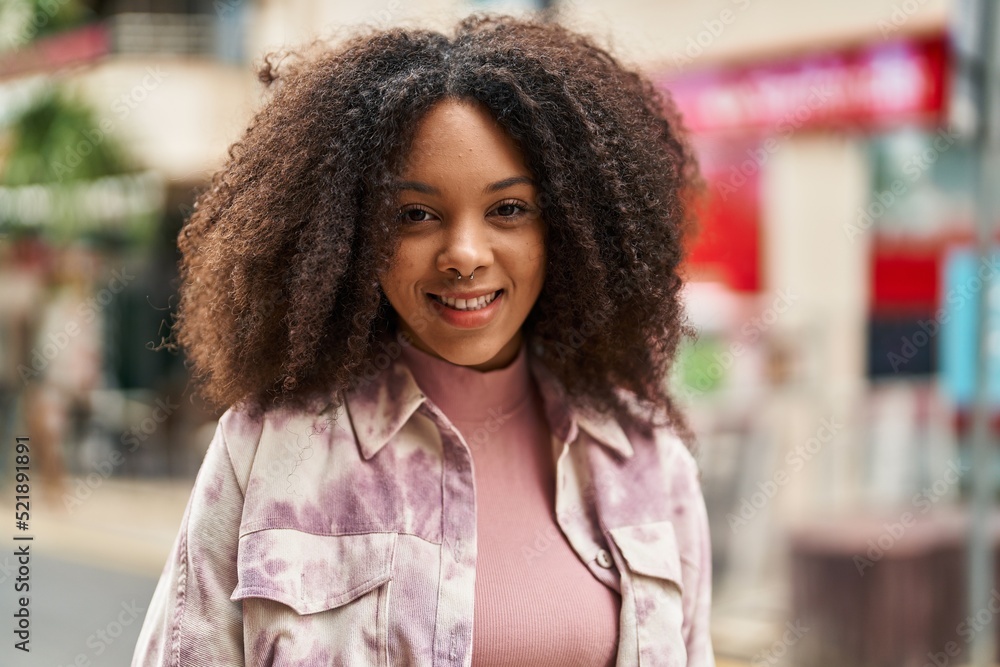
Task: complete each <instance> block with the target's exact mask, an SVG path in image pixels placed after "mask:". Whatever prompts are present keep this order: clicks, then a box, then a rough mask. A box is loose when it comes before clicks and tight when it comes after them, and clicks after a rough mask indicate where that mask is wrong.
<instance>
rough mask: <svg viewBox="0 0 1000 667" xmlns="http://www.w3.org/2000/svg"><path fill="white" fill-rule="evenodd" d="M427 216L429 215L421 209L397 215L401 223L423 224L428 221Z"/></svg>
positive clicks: (412, 209)
mask: <svg viewBox="0 0 1000 667" xmlns="http://www.w3.org/2000/svg"><path fill="white" fill-rule="evenodd" d="M424 216H427V217H424ZM429 216H430V213H428V212H427V211H425V210H424V209H422V208H410V209H407V210H405V211H403V212H402V213H400V214H399V217H400V218H401V219H402V220H403V222H425V221H427V220H428V219H429Z"/></svg>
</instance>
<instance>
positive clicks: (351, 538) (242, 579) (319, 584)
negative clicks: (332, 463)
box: [230, 528, 397, 614]
mask: <svg viewBox="0 0 1000 667" xmlns="http://www.w3.org/2000/svg"><path fill="white" fill-rule="evenodd" d="M396 537H397V534H396V533H358V534H353V535H314V534H312V533H306V532H303V531H301V530H293V529H288V528H268V529H265V530H258V531H256V532H253V533H248V534H246V535H244V536H242V537H241V538H240V543H239V555H238V556H237V560H236V569H237V573H238V579H239V582H238V583H237V585H236V590H234V591H233V594H232V596H231V597H230V599H231V600H242V599H243V598H252V597H262V598H268V599H271V600H276V601H278V602H281V603H282V604H286V605H288V606H289V607H291V608H292V609H294V610H295V611H297V612H298V613H300V614H312V613H315V612H317V611H323V610H325V609H332V608H334V607H339V606H340V605H343V604H346V603H348V602H350V601H351V600H354V599H355V598H358V597H360V596H361V595H364V594H365V593H367V592H368V591H370V590H372V589H373V588H377V587H378V586H381V585H382V584H384V583H385V582H386V581H388V580H389V579H391V578H392V562H393V556H394V554H395V550H396Z"/></svg>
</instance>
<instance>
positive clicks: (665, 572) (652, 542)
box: [608, 521, 684, 592]
mask: <svg viewBox="0 0 1000 667" xmlns="http://www.w3.org/2000/svg"><path fill="white" fill-rule="evenodd" d="M608 532H610V533H611V537H612V539H614V542H615V544H616V545H617V546H618V549H619V551H621V553H622V556H623V557H624V558H625V562H626V563H628V566H629V568H630V569H631V570H632V571H634V572H637V573H639V574H643V575H645V576H647V577H657V578H659V579H669V580H670V581H672V582H674V583H675V584H677V587H678V588H680V589H681V592H683V590H684V586H683V582H682V578H681V577H682V575H681V555H680V550H679V549H678V548H677V538H676V536H675V535H674V525H673V524H672V523H670V522H669V521H656V522H653V523H643V524H639V525H636V526H621V527H619V528H610V529H609V530H608Z"/></svg>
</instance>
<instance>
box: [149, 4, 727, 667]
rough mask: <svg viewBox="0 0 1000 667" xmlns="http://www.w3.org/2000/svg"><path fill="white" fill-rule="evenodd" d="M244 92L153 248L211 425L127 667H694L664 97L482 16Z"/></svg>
mask: <svg viewBox="0 0 1000 667" xmlns="http://www.w3.org/2000/svg"><path fill="white" fill-rule="evenodd" d="M261 77H262V80H264V81H266V82H268V83H273V84H276V85H275V86H274V89H275V93H274V95H273V97H272V98H271V99H270V100H269V102H268V103H267V104H266V106H265V107H264V108H263V110H262V111H261V112H260V113H259V114H258V115H257V116H256V117H255V118H254V120H253V122H252V123H251V125H250V127H249V129H248V130H247V132H246V135H245V136H244V137H243V139H242V140H241V141H240V142H238V143H237V144H236V145H234V146H233V148H232V150H231V151H230V160H229V161H228V163H227V164H226V165H225V167H224V168H223V169H222V170H221V171H220V172H219V173H218V174H216V176H215V177H214V179H213V181H212V184H211V186H210V188H209V189H208V190H207V191H206V192H204V193H203V194H202V195H201V196H200V197H199V199H198V202H197V205H196V208H195V212H194V214H193V215H192V216H191V218H190V220H189V221H188V222H187V224H186V225H185V227H184V228H183V230H182V232H181V234H180V238H179V242H180V249H181V252H182V254H183V258H182V261H181V276H182V291H181V302H180V308H179V314H178V320H177V322H176V326H175V333H176V339H177V343H178V344H179V345H180V346H182V347H183V348H184V349H185V350H186V352H187V354H188V355H189V357H190V359H191V361H192V363H193V366H194V368H195V370H196V371H197V373H198V377H199V378H200V379H201V381H202V387H203V392H204V394H205V395H206V396H207V397H208V398H209V399H211V400H212V401H214V402H215V403H216V404H217V405H219V406H220V407H225V406H230V407H229V409H228V410H226V412H225V414H224V415H223V416H222V418H221V420H220V422H219V426H218V429H217V431H216V435H215V438H214V439H213V440H212V442H211V444H210V445H209V448H208V452H207V454H206V456H205V460H204V463H203V465H202V468H201V471H200V472H199V475H198V478H197V481H196V483H195V488H194V491H193V493H192V496H191V500H190V503H189V505H188V508H187V511H186V513H185V516H184V520H183V525H182V527H181V529H180V532H179V534H178V537H177V541H176V543H175V545H174V550H173V554H172V555H171V557H170V560H169V561H168V563H167V564H166V567H165V568H164V571H163V574H162V577H161V579H160V582H159V585H158V587H157V589H156V592H155V594H154V596H153V599H152V601H151V603H150V605H149V610H148V612H147V616H146V620H145V624H144V626H143V629H142V633H141V636H140V639H139V643H138V646H137V648H136V653H135V658H134V662H133V664H134V665H137V666H138V665H172V666H176V667H193V666H195V665H205V666H208V665H255V666H264V665H317V666H318V665H366V666H371V665H415V666H421V665H427V666H430V665H437V666H444V665H456V666H458V665H464V666H469V665H475V666H477V667H485V666H487V665H507V666H510V665H546V666H548V667H557V666H559V665H573V666H574V667H580V666H591V665H593V666H595V667H596V666H598V665H599V666H602V667H606V666H611V665H615V666H617V667H624V666H626V665H628V666H638V665H643V666H652V665H712V664H714V660H713V656H712V648H711V642H710V638H709V623H708V621H709V606H710V598H711V550H710V544H709V532H708V523H707V519H706V512H705V505H704V500H703V498H702V495H701V491H700V487H699V474H698V468H697V464H696V462H695V460H694V458H693V457H692V455H691V453H690V452H689V450H688V448H687V446H686V443H690V442H691V438H690V434H689V431H688V429H687V428H686V426H685V422H684V419H683V416H682V415H681V413H680V412H679V410H678V407H677V405H676V404H675V403H674V401H673V400H671V396H670V394H669V393H668V391H667V384H666V377H667V374H668V371H669V369H670V365H671V362H672V361H673V358H674V354H675V350H676V348H677V345H678V342H679V341H680V340H681V339H682V337H683V336H684V335H687V334H688V333H689V332H688V331H687V329H686V327H685V326H684V324H683V321H684V320H683V318H684V315H683V312H682V306H681V301H680V297H679V290H680V288H681V284H682V282H681V277H680V276H679V274H678V267H679V264H680V262H681V259H682V237H683V235H684V232H685V229H686V227H687V223H688V221H689V219H690V217H691V216H690V214H689V207H688V204H687V202H688V197H687V195H688V193H689V190H690V189H691V186H692V184H693V183H694V182H695V180H696V178H697V175H696V169H695V165H694V161H693V159H692V157H691V154H690V152H689V150H688V148H687V146H686V144H685V142H684V140H683V138H682V135H681V132H680V126H679V124H678V120H677V116H676V113H675V112H674V111H673V108H672V106H671V104H670V103H669V101H668V100H667V99H665V98H664V97H663V96H662V95H661V93H659V92H658V91H656V90H655V89H654V88H653V86H652V85H651V84H650V83H649V81H648V80H647V79H645V78H643V77H642V76H641V75H639V74H637V73H636V72H633V71H631V70H629V69H627V68H624V67H623V66H622V65H620V64H619V63H618V61H616V60H615V59H614V58H613V57H612V56H611V55H609V54H608V53H607V52H606V51H605V50H603V49H602V48H600V47H599V46H597V45H595V44H594V43H593V42H592V41H591V40H590V39H589V38H587V37H584V36H581V35H578V34H575V33H573V32H571V31H568V30H567V29H565V28H563V27H560V26H558V25H552V24H543V23H536V22H533V21H531V20H528V19H513V18H509V17H490V16H484V15H477V16H473V17H471V18H468V19H465V20H464V21H462V22H461V23H460V24H459V25H458V26H457V29H456V31H455V33H454V35H452V36H446V35H443V34H439V33H437V32H433V31H426V30H418V29H398V28H397V29H389V30H379V31H372V32H368V33H366V34H363V35H359V36H356V37H355V38H352V39H351V40H350V41H348V42H347V43H345V44H343V45H341V46H339V47H337V48H330V47H326V48H320V47H316V48H315V50H306V51H304V52H302V53H300V54H299V57H297V58H295V59H293V60H292V61H291V62H285V63H284V68H283V69H276V68H275V67H274V66H272V65H271V64H270V62H269V60H265V65H264V66H263V67H262V72H261Z"/></svg>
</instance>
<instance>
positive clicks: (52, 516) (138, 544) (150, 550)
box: [0, 478, 194, 577]
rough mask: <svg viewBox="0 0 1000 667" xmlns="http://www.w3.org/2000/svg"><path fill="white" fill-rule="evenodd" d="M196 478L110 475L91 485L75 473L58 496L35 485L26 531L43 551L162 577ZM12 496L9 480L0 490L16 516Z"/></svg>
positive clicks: (0, 499) (6, 506)
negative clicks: (120, 478)
mask: <svg viewBox="0 0 1000 667" xmlns="http://www.w3.org/2000/svg"><path fill="white" fill-rule="evenodd" d="M193 483H194V481H193V480H190V481H162V480H139V481H132V480H118V479H113V478H111V479H102V480H101V481H100V483H99V484H95V486H94V487H93V488H91V487H88V486H87V485H86V484H85V482H83V481H79V482H78V481H77V480H76V479H70V481H69V482H68V484H67V486H66V489H65V493H64V494H63V495H61V496H59V497H52V496H51V495H46V494H44V493H42V492H41V489H37V490H36V489H32V499H31V519H30V524H29V530H28V531H26V533H25V534H30V535H33V536H34V541H33V542H32V550H33V551H35V552H37V553H40V554H44V555H47V556H51V557H53V558H58V559H60V560H65V561H72V562H77V563H81V564H84V565H91V566H95V567H103V568H106V569H115V570H120V571H125V572H130V573H132V574H137V575H142V576H157V577H158V576H159V574H160V572H161V571H162V569H163V564H164V563H165V562H166V558H167V555H168V554H169V553H170V548H171V546H172V545H173V540H174V538H175V537H176V535H177V530H178V528H179V527H180V522H181V518H182V516H183V514H184V508H185V507H186V505H187V499H188V496H189V495H190V493H191V486H192V485H193ZM88 492H89V493H88ZM13 499H14V490H13V489H12V488H11V487H10V486H6V487H4V488H3V489H2V490H0V502H2V507H3V509H4V512H5V514H6V516H10V517H12V516H13V510H14V508H13ZM67 505H70V507H67ZM11 532H14V531H13V527H12V528H11Z"/></svg>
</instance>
